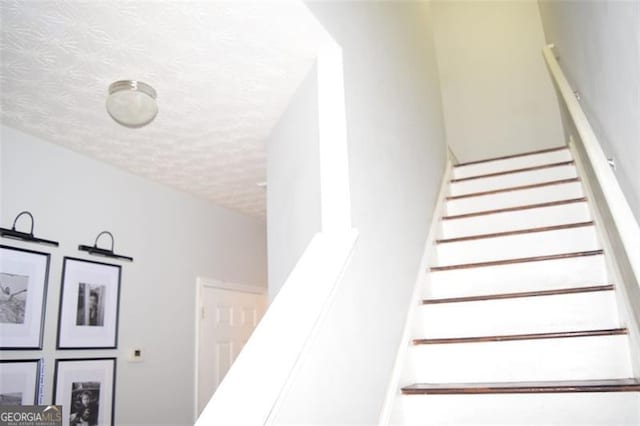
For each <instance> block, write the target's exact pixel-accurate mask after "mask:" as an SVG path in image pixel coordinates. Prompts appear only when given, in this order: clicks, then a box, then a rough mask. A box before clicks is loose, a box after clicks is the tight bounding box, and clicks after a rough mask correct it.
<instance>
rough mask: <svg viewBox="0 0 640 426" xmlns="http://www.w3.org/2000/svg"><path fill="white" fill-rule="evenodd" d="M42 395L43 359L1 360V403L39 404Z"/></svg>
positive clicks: (4, 404)
mask: <svg viewBox="0 0 640 426" xmlns="http://www.w3.org/2000/svg"><path fill="white" fill-rule="evenodd" d="M41 395H42V359H11V360H4V359H3V360H0V405H3V406H6V405H39V404H40V403H41V402H42V401H41V398H40V397H41ZM18 400H19V401H20V402H19V403H18Z"/></svg>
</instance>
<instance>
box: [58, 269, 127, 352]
mask: <svg viewBox="0 0 640 426" xmlns="http://www.w3.org/2000/svg"><path fill="white" fill-rule="evenodd" d="M120 269H121V268H120V266H118V265H110V264H108V263H100V262H94V261H90V260H83V259H74V258H71V257H65V258H64V263H63V265H62V287H61V290H60V311H59V312H60V313H59V319H58V344H57V347H58V349H115V348H117V347H118V310H119V303H120Z"/></svg>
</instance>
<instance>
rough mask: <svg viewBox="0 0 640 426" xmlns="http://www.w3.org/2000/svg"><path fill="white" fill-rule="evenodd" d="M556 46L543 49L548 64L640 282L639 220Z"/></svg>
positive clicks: (550, 45) (637, 279) (551, 45)
mask: <svg viewBox="0 0 640 426" xmlns="http://www.w3.org/2000/svg"><path fill="white" fill-rule="evenodd" d="M553 47H554V46H553V44H549V45H547V46H545V47H544V48H543V49H542V51H543V54H544V57H545V60H546V61H547V66H548V67H549V71H550V72H551V75H552V76H553V79H554V81H555V83H556V86H557V88H558V91H559V92H560V94H561V95H562V99H563V100H564V103H565V105H566V107H567V110H568V111H569V115H570V116H571V119H572V121H573V124H574V125H575V128H576V130H577V131H578V134H579V136H580V139H581V140H582V144H583V146H584V150H585V152H586V154H587V157H588V159H589V162H590V163H591V167H592V168H593V172H594V174H595V177H596V179H597V181H598V184H599V185H600V187H601V188H602V190H603V191H602V192H603V194H604V197H605V200H606V202H607V204H608V207H609V210H610V212H611V216H612V218H613V222H614V225H615V227H616V229H617V231H618V234H619V237H620V240H621V243H622V246H623V248H624V251H625V252H626V255H627V257H628V259H629V264H630V266H631V269H632V271H633V274H634V275H635V278H636V282H640V226H638V222H637V221H636V219H635V217H634V215H633V212H632V211H631V207H630V206H629V203H628V202H627V199H626V198H625V196H624V193H623V192H622V189H621V188H620V184H619V183H618V180H617V179H616V177H615V175H614V173H613V171H612V170H611V167H610V166H609V164H608V161H607V157H606V156H605V154H604V151H603V150H602V147H601V145H600V143H599V142H598V138H597V136H596V134H595V132H594V131H593V128H592V127H591V124H589V120H588V119H587V116H586V114H585V113H584V110H583V109H582V107H581V106H580V103H579V102H578V100H577V99H576V96H575V92H574V90H573V89H572V88H571V85H570V84H569V82H568V81H567V78H566V77H565V75H564V73H563V72H562V69H561V68H560V65H559V64H558V61H557V60H556V57H555V55H554V53H553Z"/></svg>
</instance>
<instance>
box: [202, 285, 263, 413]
mask: <svg viewBox="0 0 640 426" xmlns="http://www.w3.org/2000/svg"><path fill="white" fill-rule="evenodd" d="M220 287H226V288H220ZM238 289H240V290H238ZM198 294H199V297H198V299H199V301H198V303H199V312H198V315H199V320H198V321H197V324H198V329H197V333H198V339H197V343H196V346H197V347H196V351H197V360H198V361H197V367H196V368H197V371H196V375H197V377H196V386H197V396H196V398H197V407H196V409H197V415H198V416H199V415H200V413H201V412H202V410H203V409H204V407H205V406H206V405H207V402H209V399H210V398H211V396H212V395H213V393H214V392H215V390H216V389H217V387H218V385H219V384H220V382H221V381H222V379H223V378H224V376H225V374H226V373H227V371H228V370H229V368H230V367H231V364H232V363H233V361H234V360H235V359H236V357H237V356H238V353H240V350H241V349H242V347H243V346H244V344H245V343H246V342H247V340H248V339H249V336H251V333H252V332H253V329H254V328H255V327H256V325H257V324H258V321H260V318H262V315H263V314H264V310H265V308H266V301H267V298H266V294H265V293H264V290H263V289H261V288H259V287H252V286H240V285H230V284H226V283H218V282H214V281H209V280H199V282H198Z"/></svg>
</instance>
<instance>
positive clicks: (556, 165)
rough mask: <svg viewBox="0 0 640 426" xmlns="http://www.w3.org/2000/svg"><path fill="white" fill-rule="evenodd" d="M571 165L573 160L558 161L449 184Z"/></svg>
mask: <svg viewBox="0 0 640 426" xmlns="http://www.w3.org/2000/svg"><path fill="white" fill-rule="evenodd" d="M573 164H575V162H574V161H573V160H568V161H560V162H558V163H549V164H540V165H538V166H529V167H523V168H519V169H512V170H503V171H500V172H493V173H487V174H484V175H478V176H470V177H465V178H458V179H451V180H450V182H451V183H458V182H466V181H469V180H475V179H485V178H489V177H495V176H503V175H510V174H513V173H522V172H531V171H533V170H542V169H550V168H552V167H560V166H569V165H573Z"/></svg>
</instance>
